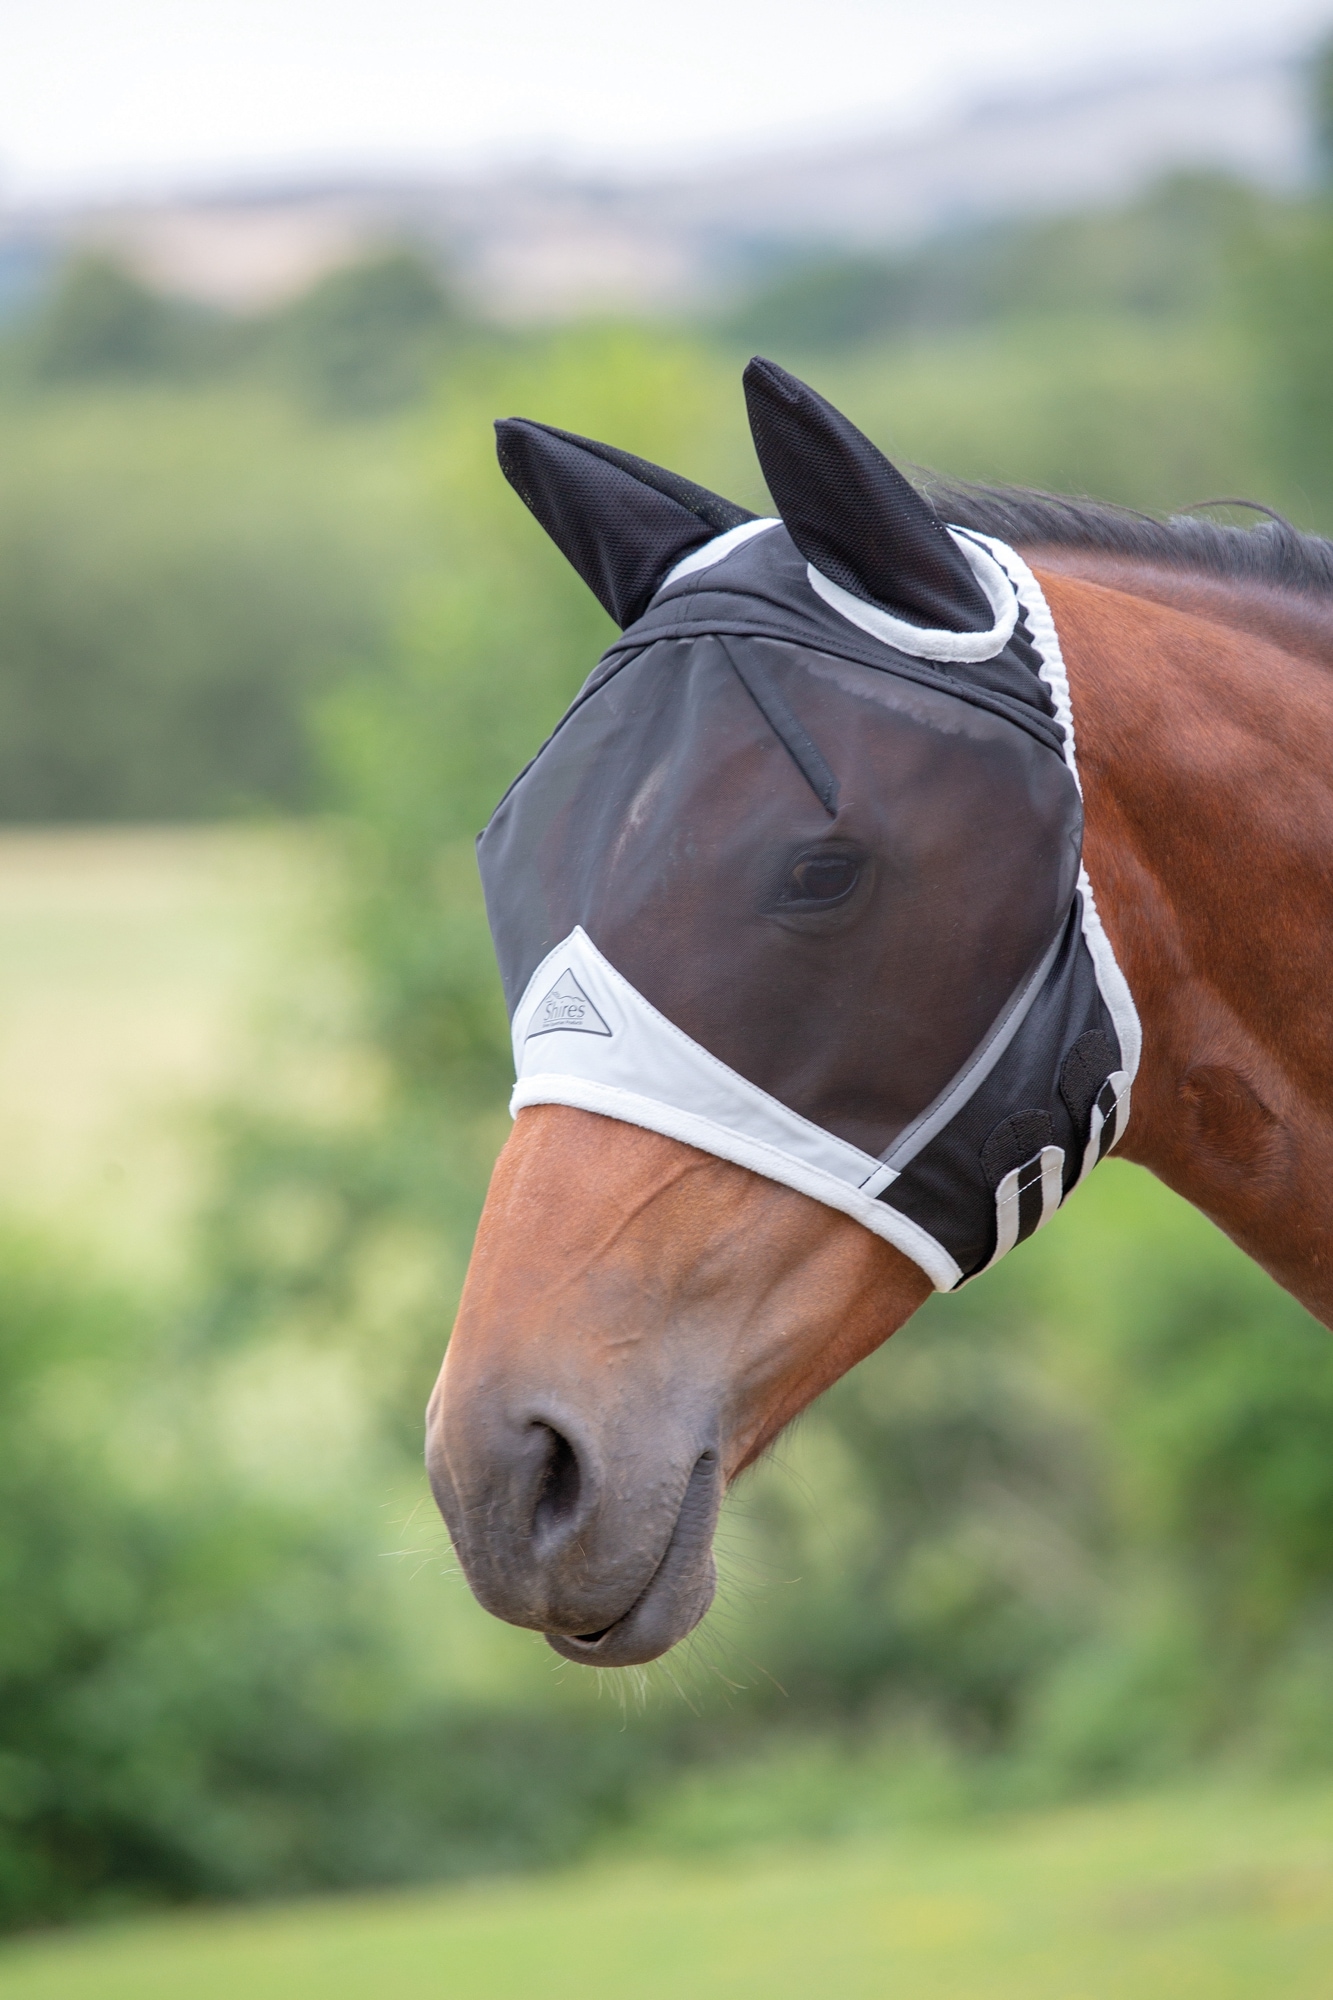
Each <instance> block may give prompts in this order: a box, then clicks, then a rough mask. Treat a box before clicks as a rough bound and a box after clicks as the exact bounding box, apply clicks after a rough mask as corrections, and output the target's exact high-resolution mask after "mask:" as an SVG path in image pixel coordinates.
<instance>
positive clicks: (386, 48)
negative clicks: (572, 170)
mask: <svg viewBox="0 0 1333 2000" xmlns="http://www.w3.org/2000/svg"><path fill="white" fill-rule="evenodd" d="M1327 25H1333V0H1265V4H1264V6H1263V8H1262V10H1257V9H1256V8H1255V6H1254V4H1253V0H1009V4H1007V5H1006V4H1003V0H950V4H949V5H947V6H941V5H939V4H937V0H936V4H931V0H805V4H803V5H798V4H796V0H670V5H669V6H661V7H653V6H649V5H645V4H644V0H0V200H15V199H41V198H43V197H48V198H51V197H62V196H67V195H70V194H75V193H77V194H88V193H97V192H115V191H119V190H129V189H146V188H149V187H165V186H172V185H201V184H203V185H206V184H208V183H210V182H215V183H221V182H226V181H230V180H235V179H238V178H239V179H247V178H248V179H254V180H260V179H262V178H263V177H265V176H272V175H285V174H297V175H301V174H307V173H312V172H315V173H318V172H326V171H329V170H335V171H336V170H342V169H352V170H366V169H370V170H383V171H393V170H395V169H400V168H408V169H414V170H415V169H418V168H421V167H431V166H457V165H459V164H463V165H483V164H485V165H492V164H494V163H495V162H496V161H498V160H514V159H522V160H530V159H551V160H555V161H558V162H561V163H565V164H569V165H576V166H584V165H593V166H598V165H601V166H611V167H614V168H617V169H620V170H625V169H629V170H631V171H633V170H639V171H650V172H660V171H662V170H663V169H667V170H672V169H675V170H679V171H688V170H690V169H691V168H693V167H696V166H699V165H700V164H706V162H707V161H708V160H709V159H711V158H715V157H718V156H720V155H724V154H727V153H732V154H734V153H736V152H738V151H746V150H751V149H754V148H757V147H761V146H763V145H764V144H766V143H768V142H770V141H774V140H776V141H778V142H782V141H784V140H789V139H798V140H799V139H800V138H802V137H808V138H816V137H818V138H827V137H828V136H830V135H833V134H836V133H838V132H840V131H848V130H856V131H858V132H859V131H864V130H868V129H873V128H874V127H876V126H897V127H902V126H910V125H918V124H921V123H926V122H929V121H930V119H931V118H933V117H938V116H939V115H940V114H941V112H943V111H945V110H947V109H948V108H949V106H951V105H952V104H955V103H958V102H960V101H966V100H967V99H969V98H975V97H977V96H981V95H986V94H989V93H991V92H994V91H1007V90H1009V89H1011V88H1014V87H1021V85H1022V83H1023V81H1024V79H1026V78H1031V79H1035V80H1037V81H1039V82H1051V81H1064V80H1079V79H1081V80H1087V79H1089V78H1095V77H1096V76H1098V75H1100V74H1105V73H1106V71H1107V70H1108V68H1110V69H1114V70H1117V71H1124V70H1127V69H1134V68H1140V67H1147V66H1151V65H1155V64H1158V63H1161V62H1163V61H1167V60H1169V61H1172V62H1179V61H1180V60H1182V59H1187V60H1188V59H1198V60H1206V59H1207V58H1208V57H1209V56H1210V55H1212V54H1215V53H1218V52H1228V51H1236V50H1240V51H1245V50H1259V49H1266V48H1273V47H1279V46H1295V45H1298V44H1299V43H1300V42H1301V41H1302V40H1303V39H1306V38H1310V37H1313V36H1314V35H1316V34H1317V33H1318V32H1319V31H1320V29H1321V27H1323V26H1327Z"/></svg>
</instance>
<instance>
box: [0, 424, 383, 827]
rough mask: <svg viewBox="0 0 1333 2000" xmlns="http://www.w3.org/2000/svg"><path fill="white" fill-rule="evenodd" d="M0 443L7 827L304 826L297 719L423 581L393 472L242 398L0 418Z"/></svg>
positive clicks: (308, 765)
mask: <svg viewBox="0 0 1333 2000" xmlns="http://www.w3.org/2000/svg"><path fill="white" fill-rule="evenodd" d="M0 441H2V444H3V459H2V462H0V818H3V819H8V820H43V819H47V820H49V819H63V820H115V819H198V818H210V817H217V816H218V815H221V814H226V813H228V812H231V811H234V810H236V809H237V808H238V807H242V806H250V807H253V806H255V805H265V806H269V807H279V806H282V807H288V808H297V809H300V808H302V807H307V806H309V805H310V804H311V803H312V802H313V801H314V800H315V799H316V797H317V796H318V789H319V787H318V779H317V773H316V767H315V760H314V758H313V755H312V750H311V743H310V737H309V732H308V729H307V726H306V719H305V712H306V708H307V706H308V704H309V702H310V701H311V700H312V699H313V698H314V696H316V695H317V694H318V693H321V692H322V691H324V690H325V689H327V688H328V687H329V686H330V684H331V683H332V681H333V680H334V679H335V678H336V677H337V675H338V674H339V673H340V672H345V671H346V670H347V664H348V662H349V661H350V660H352V659H354V658H356V657H358V656H363V655H364V654H366V653H367V652H370V651H372V650H373V649H374V648H375V647H376V646H377V645H378V644H379V643H380V642H381V638H382V634H383V632H384V629H385V626H386V624H387V620H388V615H389V610H388V599H389V597H390V595H391V593H393V592H394V590H395V588H396V587H397V586H399V584H400V580H401V579H402V578H403V575H404V571H405V569H406V568H407V567H408V566H409V565H410V564H411V563H412V562H413V561H414V560H419V559H420V556H419V544H418V540H417V536H416V533H415V522H414V519H413V493H412V473H411V469H410V466H409V465H408V464H406V463H405V462H403V455H402V454H401V453H398V454H395V453H394V452H393V451H391V450H389V449H386V448H381V450H380V451H379V453H377V454H373V455H372V454H368V453H364V452H363V453H361V454H360V455H358V456H357V457H355V458H353V457H351V456H349V454H348V453H347V452H346V451H345V450H344V449H343V448H342V447H341V444H340V441H339V440H336V439H333V438H328V437H326V436H324V435H321V434H320V433H319V432H318V431H316V430H314V429H313V428H312V427H311V426H310V425H309V424H308V423H306V422H304V421H302V420H301V419H300V418H298V417H297V416H295V415H294V414H293V413H292V412H291V411H290V410H288V409H286V408H284V407H283V406H282V405H281V404H280V403H276V402H275V401H273V400H272V399H270V398H266V397H260V396H258V395H254V394H251V395H246V396H242V395H240V394H239V393H237V392H231V393H226V394H223V393H215V394H212V395H210V396H209V397H207V398H205V397H203V396H199V395H192V396H186V395H184V394H181V395H178V396H168V395H166V394H165V393H163V392H160V391H159V392H158V393H156V394H154V395H153V396H152V397H151V398H147V397H140V396H137V395H136V396H114V395H98V396H96V397H94V398H89V397H80V398H79V399H78V400H73V399H71V400H70V401H69V402H65V403H62V404H61V405H60V406H59V407H45V406H43V407H37V408H30V409H24V408H14V407H13V406H10V407H8V408H5V407H3V406H0ZM395 535H396V536H397V541H398V546H396V547H395V546H394V541H393V539H392V538H393V537H394V536H395Z"/></svg>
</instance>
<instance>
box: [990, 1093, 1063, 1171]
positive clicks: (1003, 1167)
mask: <svg viewBox="0 0 1333 2000" xmlns="http://www.w3.org/2000/svg"><path fill="white" fill-rule="evenodd" d="M1054 1143H1055V1133H1054V1130H1053V1129H1052V1126H1051V1120H1050V1114H1049V1112H1046V1111H1015V1112H1014V1113H1013V1115H1012V1116H1011V1117H1009V1118H1002V1119H1001V1120H1000V1122H999V1124H998V1125H997V1126H996V1127H995V1130H994V1131H993V1132H992V1133H991V1135H990V1137H989V1139H987V1141H986V1143H985V1145H984V1146H983V1147H982V1149H981V1171H982V1173H983V1174H985V1176H986V1179H987V1181H988V1182H989V1184H990V1186H991V1187H992V1188H997V1187H998V1186H999V1185H1000V1182H1001V1181H1002V1180H1003V1179H1004V1177H1005V1175H1006V1174H1009V1173H1012V1172H1013V1170H1014V1168H1015V1167H1024V1166H1026V1165H1027V1163H1028V1161H1029V1160H1031V1159H1032V1157H1033V1155H1034V1154H1037V1153H1040V1151H1041V1149H1042V1147H1043V1146H1050V1145H1053V1144H1054Z"/></svg>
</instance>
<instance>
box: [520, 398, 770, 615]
mask: <svg viewBox="0 0 1333 2000" xmlns="http://www.w3.org/2000/svg"><path fill="white" fill-rule="evenodd" d="M495 433H496V451H497V454H498V456H499V460H500V469H501V471H502V472H503V473H504V475H505V478H506V479H507V480H508V481H509V483H510V485H511V486H512V487H513V488H514V491H515V492H516V493H517V494H518V496H519V498H520V499H521V500H522V501H523V502H524V504H525V505H526V506H527V507H529V508H530V509H531V511H532V512H533V513H534V514H535V515H536V517H537V519H538V520H539V521H540V522H541V525H542V526H543V528H545V530H546V532H547V534H548V535H549V536H550V537H551V540H552V541H553V542H554V543H555V544H556V547H557V548H558V549H559V550H560V551H561V553H562V554H563V555H564V556H565V557H566V558H567V559H568V561H569V562H570V563H572V564H573V566H574V568H575V569H576V570H577V571H578V573H579V575H580V576H581V577H582V578H583V580H584V582H585V583H586V584H587V585H588V587H589V589H590V590H592V591H593V593H594V594H595V596H596V597H597V598H598V600H599V601H600V602H601V604H602V605H603V606H604V607H605V608H606V610H607V611H609V612H610V614H611V616H612V617H613V618H614V619H615V621H616V623H617V624H618V625H619V626H621V627H622V629H623V627H625V626H626V625H631V624H633V622H634V620H635V619H636V618H637V617H638V616H639V615H640V613H641V612H642V611H643V610H644V609H645V608H646V607H647V604H648V602H649V600H650V598H651V597H652V595H653V593H654V591H655V590H656V589H657V588H658V585H659V584H660V583H661V581H662V579H663V577H664V576H665V575H666V574H667V572H668V570H670V569H672V568H673V567H674V565H675V564H676V563H678V562H679V561H680V560H681V558H682V556H686V555H688V554H689V553H690V551H691V549H697V548H699V547H701V546H702V544H703V543H704V542H708V541H711V540H712V539H713V537H714V536H715V535H720V534H722V533H724V532H725V531H726V530H727V529H728V528H736V527H739V526H740V524H741V522H742V521H752V520H753V519H754V516H753V514H751V513H750V512H749V510H748V509H747V508H745V507H737V506H735V505H733V503H732V502H731V501H730V500H723V499H722V498H721V497H720V496H719V495H718V494H716V493H710V492H709V491H708V489H707V487H704V486H696V485H695V484H694V482H693V481H692V480H689V479H682V478H680V477H679V475H678V474H676V473H674V472H668V471H666V470H665V469H664V468H663V467H662V466H660V465H651V464H650V463H649V462H648V460H647V459H643V458H635V457H634V455H633V454H632V453H631V452H627V451H617V450H616V449H615V447H614V446H613V445H608V444H598V443H596V442H595V441H594V440H593V439H592V438H584V437H579V436H577V434H576V433H574V432H573V431H561V430H556V429H554V428H553V427H552V426H550V425H548V424H536V423H531V422H529V421H528V420H527V419H526V418H524V417H505V418H502V419H501V420H500V422H499V423H497V424H496V426H495Z"/></svg>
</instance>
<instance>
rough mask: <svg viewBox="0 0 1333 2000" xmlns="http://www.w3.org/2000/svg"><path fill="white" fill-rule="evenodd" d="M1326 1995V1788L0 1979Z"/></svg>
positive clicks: (77, 1963)
mask: <svg viewBox="0 0 1333 2000" xmlns="http://www.w3.org/2000/svg"><path fill="white" fill-rule="evenodd" d="M590 1992H611V1993H616V1994H619V1995H624V1996H627V2000H631V1996H632V2000H677V1996H684V1995H688V1996H690V2000H798V1996H799V2000H810V1996H816V1995H820V1996H822V1995H829V1996H838V2000H890V1997H892V2000H896V1996H899V1995H901V1996H902V2000H1327V1996H1328V1995H1330V1994H1333V1790H1330V1789H1328V1788H1322V1789H1320V1790H1317V1791H1316V1790H1310V1791H1307V1792H1300V1793H1295V1794H1287V1795H1277V1796H1273V1795H1258V1796H1256V1795H1253V1794H1250V1793H1247V1792H1241V1791H1235V1790H1208V1791H1196V1792H1193V1793H1189V1794H1183V1795H1163V1796H1161V1797H1155V1798H1146V1799H1137V1800H1133V1801H1129V1802H1119V1803H1115V1804H1109V1805H1101V1806H1096V1807H1082V1808H1078V1809H1067V1810H1062V1811H1058V1812H1047V1813H1043V1814H1037V1815H1033V1816H1030V1817H1026V1818H1023V1819H1018V1820H1010V1821H1005V1822H1000V1823H996V1822H991V1823H990V1824H987V1825H981V1826H973V1827H971V1828H968V1829H965V1830H953V1831H944V1830H941V1829H939V1828H935V1829H933V1830H931V1829H925V1830H921V1831H918V1832H914V1833H910V1834H908V1833H903V1834H900V1835H898V1836H896V1837H895V1838H894V1839H893V1840H892V1841H886V1840H879V1841H875V1842H857V1843H846V1844H840V1845H838V1844H835V1845H832V1846H827V1847H821V1848H814V1849H809V1850H799V1849H789V1850H786V1851H783V1852H780V1853H776V1854H771V1855H767V1856H754V1857H751V1858H748V1859H746V1858H740V1859H737V1858H732V1859H728V1860H724V1861H716V1860H714V1861H710V1862H709V1863H708V1864H707V1865H706V1866H705V1865H703V1864H690V1865H685V1864H682V1863H681V1862H679V1861H674V1862H668V1861H649V1860H644V1861H640V1862H637V1863H636V1864H635V1865H634V1866H633V1867H623V1866H621V1867H617V1866H609V1865H603V1866H601V1867H599V1868H596V1869H588V1870H582V1871H580V1872H578V1873H574V1874H570V1875H567V1876H554V1877H546V1878H544V1879H541V1880H537V1881H532V1882H515V1883H501V1884H489V1885H485V1886H482V1887H471V1888H467V1889H459V1890H454V1891H450V1892H447V1893H433V1894H414V1895H394V1896H383V1897H356V1898H347V1899H345V1900H343V1901H341V1902H328V1903H308V1904H302V1905H298V1906H295V1907H289V1908H277V1909H271V1910H265V1911H261V1912H258V1913H253V1912H252V1913H248V1914H239V1915H224V1916H214V1915H209V1916H189V1917H172V1918H165V1919H163V1918H159V1919H155V1920H152V1921H149V1922H143V1923H138V1924H132V1925H126V1926H123V1927H116V1928H112V1929H107V1930H105V1931H101V1932H91V1933H85V1934H83V1935H81V1936H75V1937H69V1938H56V1939H51V1940H38V1941H34V1942H28V1943H21V1944H16V1945H10V1946H9V1947H8V1948H7V1949H6V1950H5V1951H3V1952H2V1953H0V2000H528V1996H530V1995H532V1994H538V1993H539V1994H541V1995H543V1996H544V2000H586V1996H587V1995H588V1994H589V1993H590Z"/></svg>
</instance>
